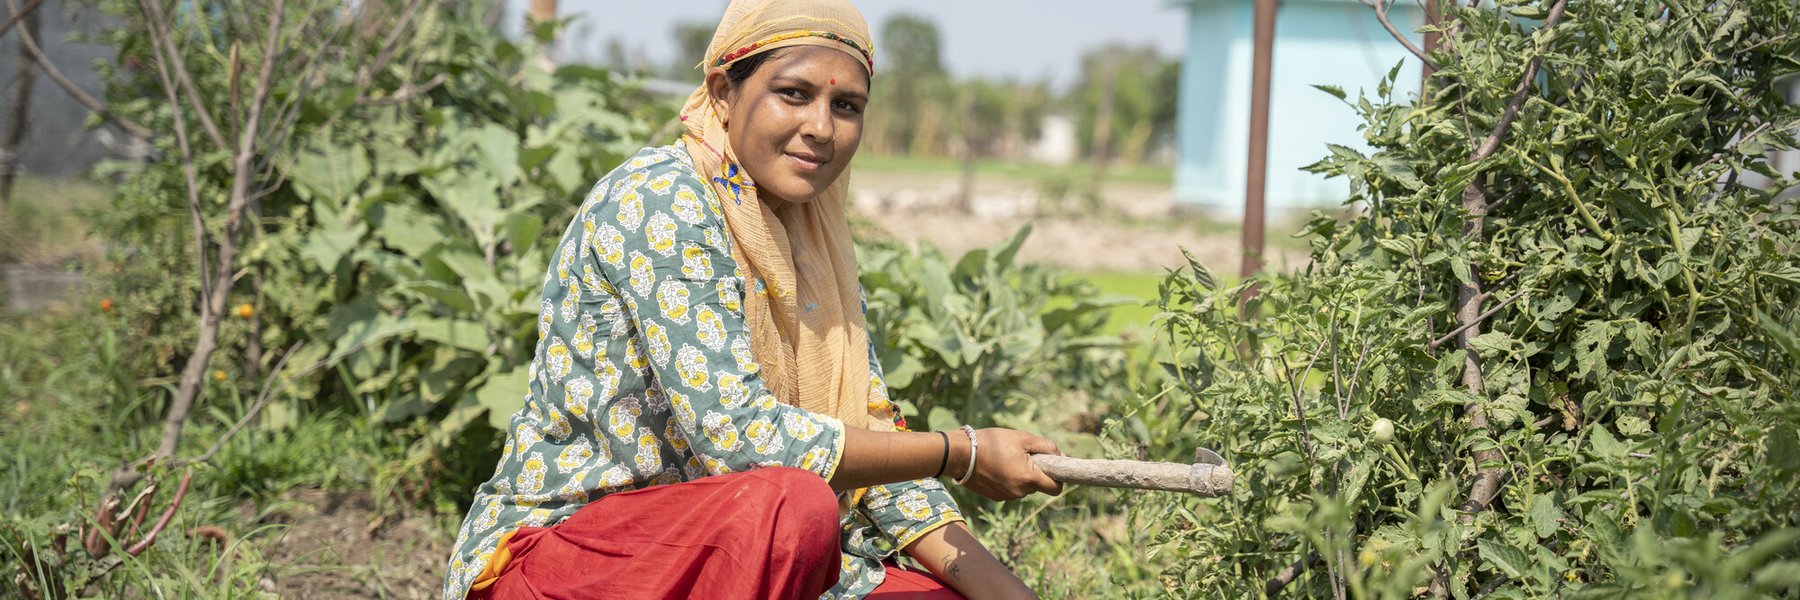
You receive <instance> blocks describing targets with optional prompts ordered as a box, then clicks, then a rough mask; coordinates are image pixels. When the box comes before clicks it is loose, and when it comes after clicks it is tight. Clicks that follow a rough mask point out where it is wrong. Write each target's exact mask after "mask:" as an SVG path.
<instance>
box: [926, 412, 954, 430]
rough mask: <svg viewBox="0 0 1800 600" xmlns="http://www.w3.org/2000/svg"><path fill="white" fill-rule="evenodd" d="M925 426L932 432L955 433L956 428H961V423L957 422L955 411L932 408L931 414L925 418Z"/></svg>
mask: <svg viewBox="0 0 1800 600" xmlns="http://www.w3.org/2000/svg"><path fill="white" fill-rule="evenodd" d="M925 425H926V426H927V427H930V428H931V430H932V431H955V430H956V428H957V427H960V426H962V421H959V420H957V418H956V411H953V410H950V409H948V408H944V407H942V406H933V407H931V414H930V415H928V416H926V418H925Z"/></svg>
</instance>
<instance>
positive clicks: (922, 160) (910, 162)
mask: <svg viewBox="0 0 1800 600" xmlns="http://www.w3.org/2000/svg"><path fill="white" fill-rule="evenodd" d="M856 168H857V170H859V171H866V172H876V173H919V174H931V175H956V174H959V173H962V169H963V166H962V161H961V160H960V159H957V158H954V157H947V156H905V155H898V154H867V155H862V156H858V157H856ZM975 168H976V169H977V170H978V171H980V172H981V174H983V175H998V176H1002V177H1013V178H1017V179H1024V180H1029V181H1043V180H1046V179H1052V178H1057V179H1069V180H1076V181H1085V180H1087V179H1088V178H1091V177H1092V176H1093V166H1092V165H1090V164H1088V163H1085V162H1082V163H1076V164H1072V165H1052V164H1044V163H1034V162H1024V161H1014V160H1000V159H993V158H982V159H976V161H975ZM1106 180H1107V181H1108V182H1112V183H1144V184H1156V185H1170V184H1172V183H1173V182H1174V181H1175V171H1174V170H1173V169H1171V168H1169V167H1164V166H1156V165H1117V166H1113V167H1109V168H1108V169H1107V170H1106Z"/></svg>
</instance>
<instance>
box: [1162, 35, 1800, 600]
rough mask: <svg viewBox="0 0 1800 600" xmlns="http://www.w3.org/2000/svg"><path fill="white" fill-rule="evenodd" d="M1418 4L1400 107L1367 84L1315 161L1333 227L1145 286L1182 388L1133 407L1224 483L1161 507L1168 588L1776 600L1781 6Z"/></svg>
mask: <svg viewBox="0 0 1800 600" xmlns="http://www.w3.org/2000/svg"><path fill="white" fill-rule="evenodd" d="M1444 9H1445V11H1444V12H1445V14H1446V15H1447V19H1446V20H1445V22H1444V25H1443V27H1442V29H1443V30H1444V33H1445V42H1444V44H1443V47H1442V49H1440V50H1439V51H1437V52H1434V53H1432V54H1431V55H1430V56H1431V58H1432V59H1433V60H1434V61H1435V62H1436V63H1437V66H1438V67H1439V71H1438V72H1437V74H1436V75H1435V76H1434V78H1432V79H1431V80H1430V81H1429V82H1428V85H1427V87H1426V91H1425V93H1424V95H1423V96H1422V97H1417V98H1395V97H1393V94H1392V90H1391V89H1390V84H1391V78H1392V77H1393V76H1394V75H1393V74H1392V73H1390V75H1389V78H1390V81H1388V82H1384V83H1383V85H1382V86H1381V87H1380V89H1379V90H1378V93H1377V94H1376V97H1374V98H1369V97H1362V98H1358V99H1356V100H1355V101H1351V102H1350V105H1351V106H1352V107H1353V108H1355V110H1357V111H1358V113H1359V114H1361V115H1362V117H1363V118H1364V120H1365V123H1366V124H1365V126H1364V128H1363V131H1364V135H1365V137H1366V139H1367V141H1368V143H1369V145H1370V146H1371V147H1372V148H1373V149H1374V151H1373V152H1372V153H1369V154H1364V153H1362V152H1358V151H1356V150H1353V149H1350V148H1346V147H1337V146H1334V147H1332V148H1331V154H1330V156H1328V157H1326V158H1325V159H1324V160H1322V161H1320V162H1319V163H1317V164H1316V165H1314V166H1313V167H1312V169H1313V170H1315V171H1317V172H1320V173H1324V174H1327V175H1332V176H1341V177H1344V178H1346V179H1348V180H1349V181H1350V183H1351V186H1352V190H1353V192H1352V196H1351V197H1350V198H1349V199H1348V204H1350V205H1352V206H1354V207H1356V208H1357V212H1356V216H1354V217H1353V218H1349V219H1347V220H1341V219H1338V218H1334V217H1330V216H1320V217H1319V218H1317V219H1315V220H1313V221H1312V222H1311V223H1310V224H1309V225H1308V226H1307V228H1306V229H1305V230H1304V231H1303V232H1302V233H1303V235H1306V236H1307V237H1308V238H1309V239H1310V241H1311V243H1312V248H1313V263H1312V265H1311V266H1310V267H1309V268H1308V269H1307V270H1305V271H1303V272H1300V273H1295V274H1292V275H1268V276H1264V277H1260V278H1257V279H1254V280H1251V281H1248V282H1245V283H1244V284H1242V285H1238V286H1224V285H1221V284H1219V283H1218V282H1217V281H1216V280H1215V279H1214V278H1213V277H1212V276H1211V275H1210V274H1209V273H1208V272H1207V271H1206V269H1205V268H1204V266H1202V265H1199V264H1197V263H1196V264H1194V265H1192V267H1191V268H1189V269H1186V270H1184V271H1183V272H1181V273H1177V274H1175V275H1173V276H1171V277H1170V278H1169V279H1168V280H1167V281H1165V283H1164V286H1163V290H1162V292H1163V293H1162V296H1163V297H1162V305H1163V307H1164V311H1165V312H1164V313H1163V315H1162V317H1161V321H1160V322H1161V324H1162V326H1163V328H1164V331H1165V332H1166V334H1167V335H1168V339H1169V340H1170V346H1171V348H1170V349H1171V352H1172V356H1173V359H1172V360H1171V361H1170V363H1169V365H1168V368H1169V370H1170V372H1171V373H1172V374H1173V375H1174V376H1175V377H1176V380H1177V383H1176V384H1175V387H1176V388H1177V391H1176V393H1174V394H1170V395H1169V396H1168V397H1165V398H1163V399H1160V400H1158V401H1157V402H1155V403H1145V404H1144V405H1143V406H1140V407H1139V412H1138V413H1135V414H1149V413H1154V412H1159V411H1172V412H1175V413H1176V414H1177V417H1175V418H1172V419H1167V420H1165V422H1169V425H1168V426H1169V427H1172V428H1173V429H1174V430H1175V431H1177V432H1178V433H1177V434H1174V435H1172V436H1171V437H1172V438H1174V439H1175V441H1178V442H1181V443H1186V444H1206V445H1209V446H1212V447H1217V448H1220V449H1221V450H1223V451H1225V452H1226V453H1227V456H1228V457H1229V458H1231V459H1232V460H1233V462H1234V463H1235V464H1236V465H1237V466H1238V468H1239V469H1240V472H1241V473H1243V477H1242V480H1241V484H1240V485H1239V487H1238V491H1237V492H1236V494H1235V495H1234V496H1233V497H1232V498H1231V499H1230V500H1229V501H1227V502H1223V503H1219V504H1218V505H1217V506H1214V507H1209V508H1210V509H1209V510H1193V511H1192V512H1183V511H1179V510H1174V509H1173V508H1171V509H1169V514H1171V515H1176V516H1175V517H1173V518H1175V519H1177V520H1180V521H1184V522H1186V523H1187V524H1191V525H1192V528H1184V527H1173V526H1171V527H1168V528H1167V529H1166V530H1165V532H1164V535H1163V539H1164V541H1165V542H1167V543H1170V544H1173V545H1174V547H1176V548H1178V549H1179V550H1178V551H1179V552H1181V553H1183V556H1185V557H1186V558H1188V559H1189V560H1186V561H1176V562H1175V564H1174V566H1172V567H1170V571H1169V573H1167V575H1168V576H1169V577H1171V578H1172V580H1174V581H1176V582H1178V583H1177V587H1178V588H1180V589H1185V590H1189V591H1188V592H1187V593H1192V594H1196V595H1217V596H1241V595H1247V594H1255V593H1279V592H1282V591H1286V592H1288V593H1292V594H1295V595H1303V596H1326V595H1331V596H1335V597H1340V598H1342V597H1347V596H1351V595H1354V596H1383V597H1387V596H1413V595H1420V594H1430V595H1435V596H1445V595H1447V596H1453V597H1458V598H1463V597H1475V596H1492V597H1544V596H1573V597H1618V598H1624V597H1643V596H1670V595H1688V594H1693V595H1698V596H1720V595H1729V596H1746V595H1759V594H1762V595H1780V594H1789V595H1791V594H1794V593H1795V592H1796V590H1800V561H1796V556H1797V555H1800V552H1797V550H1800V546H1796V540H1797V539H1800V531H1797V530H1796V529H1795V527H1796V526H1800V485H1797V484H1796V478H1795V475H1796V474H1800V442H1797V441H1796V439H1797V438H1800V406H1796V405H1795V403H1794V402H1792V398H1793V397H1794V394H1795V392H1796V390H1797V389H1800V352H1797V350H1800V348H1797V347H1796V345H1795V344H1794V342H1793V339H1794V338H1793V334H1792V331H1793V330H1794V326H1795V322H1796V318H1797V316H1800V308H1797V307H1800V211H1797V210H1796V207H1795V204H1794V202H1793V201H1791V200H1783V199H1781V198H1780V196H1779V195H1778V193H1779V192H1780V191H1781V190H1783V189H1786V188H1787V187H1788V186H1790V185H1792V183H1793V182H1792V179H1790V178H1789V176H1790V174H1786V173H1780V172H1777V171H1776V170H1775V169H1774V168H1773V167H1772V166H1771V164H1770V163H1769V161H1768V160H1767V152H1768V151H1769V150H1775V149H1789V148H1793V146H1794V142H1795V140H1794V134H1795V132H1796V128H1797V126H1800V110H1797V109H1796V108H1795V107H1794V106H1791V105H1789V104H1788V102H1787V100H1786V99H1785V98H1783V97H1782V95H1781V94H1780V92H1779V89H1778V87H1777V82H1778V81H1780V80H1782V78H1784V77H1787V76H1790V75H1792V74H1793V73H1795V72H1796V71H1800V68H1797V67H1800V63H1796V61H1795V59H1794V57H1795V56H1796V54H1797V53H1800V35H1797V34H1796V32H1795V31H1794V28H1793V27H1792V25H1793V23H1795V22H1800V9H1796V7H1795V5H1794V4H1793V3H1791V2H1786V1H1770V2H1761V1H1755V0H1751V1H1746V2H1735V3H1707V2H1695V1H1671V2H1664V3H1655V4H1649V3H1579V4H1565V3H1564V2H1542V3H1538V2H1503V3H1501V5H1500V6H1497V7H1485V6H1483V7H1464V6H1456V5H1450V4H1445V5H1444ZM1326 91H1327V92H1329V93H1333V94H1336V95H1339V96H1340V97H1343V98H1346V99H1348V95H1346V94H1344V93H1343V92H1342V91H1340V90H1335V89H1326ZM1252 290H1255V295H1254V297H1253V299H1250V300H1248V301H1247V302H1246V300H1245V299H1246V298H1247V297H1250V293H1251V291H1252ZM1240 307H1243V308H1244V309H1247V312H1248V313H1250V314H1260V315H1261V317H1260V318H1245V317H1244V316H1243V315H1244V314H1245V312H1242V311H1241V310H1240ZM1384 417H1385V418H1384ZM1389 419H1391V422H1385V423H1384V421H1388V420H1389ZM1390 432H1391V433H1390ZM1390 435H1391V436H1392V440H1393V442H1392V443H1391V444H1389V443H1385V442H1386V439H1385V438H1388V437H1389V436H1390ZM1183 502H1186V503H1192V502H1194V501H1191V500H1189V501H1183ZM1178 504H1179V503H1178ZM1185 515H1194V516H1192V517H1188V516H1185Z"/></svg>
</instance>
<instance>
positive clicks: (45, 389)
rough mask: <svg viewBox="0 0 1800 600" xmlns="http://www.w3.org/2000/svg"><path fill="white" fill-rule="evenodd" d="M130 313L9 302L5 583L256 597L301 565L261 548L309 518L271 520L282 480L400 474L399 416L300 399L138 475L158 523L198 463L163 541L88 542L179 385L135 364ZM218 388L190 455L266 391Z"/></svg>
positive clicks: (335, 484)
mask: <svg viewBox="0 0 1800 600" xmlns="http://www.w3.org/2000/svg"><path fill="white" fill-rule="evenodd" d="M78 305H81V306H92V305H93V304H92V302H85V303H78ZM119 325H120V324H119V323H118V322H117V321H116V319H115V317H112V316H111V315H106V314H103V313H97V312H96V313H70V312H45V313H37V314H32V315H23V316H22V315H0V418H3V419H5V420H6V421H7V422H8V425H7V426H6V427H0V456H5V457H7V458H6V461H7V468H5V469H0V515H3V516H0V565H4V567H0V577H3V578H4V581H6V582H8V583H7V585H12V582H13V577H14V576H15V575H23V576H24V577H25V578H26V580H27V581H28V582H30V585H31V587H33V588H35V589H37V590H40V591H43V590H49V589H57V588H63V589H65V591H67V592H68V593H71V594H76V595H82V596H91V595H96V594H97V595H98V597H197V598H211V597H241V596H257V595H258V594H259V591H258V590H259V586H261V585H263V584H262V582H263V580H265V579H268V578H270V577H272V576H275V575H278V574H282V573H287V572H291V567H290V566H288V565H283V564H277V563H275V562H272V561H270V560H267V559H266V557H264V556H263V553H265V552H267V551H271V550H274V549H278V548H279V547H280V543H281V541H282V537H283V535H284V534H285V532H286V530H287V529H288V528H289V527H291V526H298V524H296V525H283V524H280V523H279V522H278V521H276V522H269V521H267V520H266V517H267V513H268V511H270V510H276V509H277V507H279V506H281V505H282V502H283V501H282V500H281V497H282V496H283V495H284V493H286V492H288V491H289V490H294V489H321V490H368V489H373V488H377V487H381V486H382V485H383V484H382V481H383V479H384V477H391V475H388V474H385V473H384V471H385V470H386V469H388V468H389V467H390V466H391V465H393V464H395V463H397V462H398V461H399V460H400V457H401V456H402V455H403V454H404V448H403V447H402V446H401V445H400V443H399V442H398V441H397V439H398V436H394V435H392V434H391V432H390V431H388V429H387V428H388V426H387V425H384V424H378V423H374V422H372V421H371V420H370V419H367V418H364V417H362V416H358V415H349V414H345V413H343V412H333V411H326V412H319V411H308V410H304V409H302V410H301V411H300V412H301V415H302V418H299V419H296V420H295V421H294V423H293V424H292V425H291V426H289V427H283V428H276V427H262V426H259V425H258V424H257V423H255V422H252V423H251V425H250V426H249V427H247V428H246V429H245V430H244V431H242V432H240V433H238V434H237V435H236V436H234V437H233V438H231V439H230V440H229V441H228V442H227V443H226V444H225V445H224V446H223V447H222V449H221V451H220V452H219V453H218V454H217V455H215V456H214V457H213V458H212V460H210V461H208V462H207V463H202V464H196V465H193V466H191V467H188V468H186V469H158V468H152V469H151V470H150V471H149V473H150V477H149V478H148V479H147V480H146V483H144V484H140V485H138V486H137V487H136V488H134V491H135V490H143V489H148V488H149V487H152V485H151V484H154V485H153V487H155V488H158V493H157V494H156V495H155V496H153V497H152V498H151V501H150V506H151V507H152V508H153V510H150V511H148V513H147V515H148V517H147V518H146V519H145V521H144V523H143V526H142V530H144V531H147V530H148V529H150V527H151V525H152V524H153V523H154V522H155V521H156V517H157V516H158V515H160V514H161V512H162V511H163V510H164V507H166V506H168V505H169V501H170V500H171V499H172V496H173V493H174V492H173V490H174V488H175V484H176V482H177V481H178V480H179V479H181V476H182V474H183V473H184V472H188V473H192V475H193V479H192V482H191V484H190V488H189V491H188V493H187V495H186V497H185V498H184V500H183V502H182V503H181V505H180V507H179V509H178V510H177V511H175V512H174V513H173V520H172V521H171V525H170V526H169V527H168V528H167V529H165V530H164V531H163V532H162V534H161V535H160V536H159V537H158V538H157V541H156V542H155V545H153V546H152V547H151V548H150V549H149V551H147V552H144V553H143V554H141V555H139V556H136V557H130V556H125V555H124V553H122V552H118V551H116V550H115V551H111V552H108V553H106V557H104V558H100V557H95V556H93V555H90V554H89V553H88V552H87V551H86V550H84V549H82V536H81V535H80V533H81V532H82V531H86V530H88V529H89V528H90V527H91V526H92V523H93V519H95V518H96V515H98V514H100V511H99V510H98V502H99V497H100V496H101V495H102V492H103V490H104V488H105V486H106V484H107V481H108V480H109V478H110V474H111V472H112V471H113V470H114V469H115V468H117V467H118V466H120V465H124V464H128V463H130V462H132V461H135V460H137V459H139V458H142V457H144V456H147V455H148V454H149V452H150V450H151V449H153V448H154V446H155V444H156V442H157V439H158V437H159V434H160V425H161V418H160V415H159V413H160V408H161V405H162V403H163V401H164V400H165V399H166V398H167V396H168V395H169V394H170V393H171V391H172V390H170V389H169V387H170V386H169V385H168V384H154V383H146V380H145V379H143V378H141V377H139V376H138V375H137V374H136V373H135V372H134V371H133V367H132V364H131V363H132V359H133V356H132V354H131V344H130V342H129V341H127V340H121V339H119V337H117V336H116V335H115V334H114V331H115V329H116V328H117V327H118V326H119ZM208 386H209V387H208V388H207V391H206V393H205V395H204V396H203V401H202V403H201V404H200V405H199V406H197V408H196V410H195V413H194V415H193V416H192V417H191V418H190V423H189V425H188V427H187V429H186V431H185V432H184V435H183V443H182V448H181V449H180V450H179V452H178V455H179V456H183V457H193V456H196V455H198V454H200V453H202V452H203V451H204V450H205V449H206V448H207V447H209V446H211V445H212V444H213V442H214V441H216V440H218V439H219V438H220V437H221V436H222V435H223V433H224V432H225V430H226V429H227V428H228V427H229V426H230V424H231V423H234V422H236V421H237V420H239V418H240V417H241V416H242V415H244V414H245V412H246V411H247V410H248V408H249V405H250V404H251V399H252V396H253V394H254V392H255V390H254V389H252V386H250V385H248V383H247V382H234V381H229V380H228V381H226V382H209V383H208ZM387 487H391V485H388V486H387ZM129 499H130V497H129V496H128V497H127V500H129ZM356 525H357V526H358V527H361V526H363V525H365V524H364V523H357V524H356ZM200 526H215V527H218V528H220V530H222V531H224V532H225V535H226V539H228V540H230V541H229V543H228V544H226V545H225V546H227V547H222V546H221V545H220V544H219V543H218V542H217V540H215V539H213V538H208V537H206V536H203V535H198V534H196V533H195V531H196V530H195V529H194V528H195V527H200ZM129 529H130V528H129V527H126V528H124V529H123V530H122V531H121V534H120V536H119V537H121V538H123V539H124V540H125V541H124V542H121V544H120V546H123V545H124V544H125V543H128V542H130V541H135V540H137V539H141V537H142V535H141V533H140V534H136V535H134V534H132V533H130V531H129ZM445 535H448V534H447V533H446V534H445ZM326 568H328V569H353V568H355V567H354V566H349V565H345V566H335V565H328V566H327V567H326Z"/></svg>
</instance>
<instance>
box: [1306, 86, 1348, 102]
mask: <svg viewBox="0 0 1800 600" xmlns="http://www.w3.org/2000/svg"><path fill="white" fill-rule="evenodd" d="M1313 88H1314V89H1317V90H1319V91H1321V92H1325V93H1327V94H1331V95H1332V96H1334V97H1336V98H1337V99H1339V100H1343V99H1345V98H1349V95H1347V94H1345V93H1344V88H1342V87H1338V86H1335V85H1326V84H1320V83H1315V84H1313Z"/></svg>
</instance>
